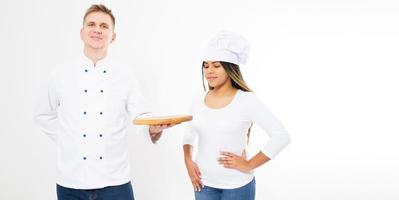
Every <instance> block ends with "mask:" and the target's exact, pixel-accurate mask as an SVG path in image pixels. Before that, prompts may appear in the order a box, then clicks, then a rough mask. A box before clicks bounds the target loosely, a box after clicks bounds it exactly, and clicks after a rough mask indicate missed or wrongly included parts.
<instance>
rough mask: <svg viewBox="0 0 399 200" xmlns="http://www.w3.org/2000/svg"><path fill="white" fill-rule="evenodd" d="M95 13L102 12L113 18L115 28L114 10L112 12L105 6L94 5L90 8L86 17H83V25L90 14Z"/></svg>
mask: <svg viewBox="0 0 399 200" xmlns="http://www.w3.org/2000/svg"><path fill="white" fill-rule="evenodd" d="M93 12H102V13H104V14H107V15H109V16H110V17H111V19H112V25H113V27H115V17H114V14H112V10H110V9H109V8H107V7H106V6H104V5H103V4H93V5H91V6H90V8H88V9H87V10H86V13H85V15H84V17H83V23H84V22H85V20H86V17H87V15H89V14H90V13H93Z"/></svg>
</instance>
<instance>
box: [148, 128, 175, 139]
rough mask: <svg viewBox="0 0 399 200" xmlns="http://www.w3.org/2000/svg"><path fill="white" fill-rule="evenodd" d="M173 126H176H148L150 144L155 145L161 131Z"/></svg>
mask: <svg viewBox="0 0 399 200" xmlns="http://www.w3.org/2000/svg"><path fill="white" fill-rule="evenodd" d="M174 125H176V124H162V125H150V129H149V132H150V137H151V141H152V143H156V142H157V141H158V140H159V138H161V136H162V131H163V130H164V129H167V128H170V127H172V126H174Z"/></svg>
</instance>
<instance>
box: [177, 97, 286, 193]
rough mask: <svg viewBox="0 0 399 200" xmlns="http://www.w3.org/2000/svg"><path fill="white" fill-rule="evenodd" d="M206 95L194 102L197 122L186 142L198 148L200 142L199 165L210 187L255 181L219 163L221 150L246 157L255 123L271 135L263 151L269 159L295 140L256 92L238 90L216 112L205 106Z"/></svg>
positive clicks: (194, 117)
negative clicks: (244, 152) (244, 154)
mask: <svg viewBox="0 0 399 200" xmlns="http://www.w3.org/2000/svg"><path fill="white" fill-rule="evenodd" d="M205 96H206V93H203V94H201V95H199V96H198V97H197V98H195V99H194V101H193V103H192V105H191V108H190V112H191V115H192V116H193V120H192V121H191V122H189V123H188V124H187V129H188V130H187V131H186V133H185V135H184V139H183V143H184V144H190V145H192V146H195V145H194V144H195V142H196V139H198V153H197V156H196V159H195V161H196V163H197V165H198V167H199V169H200V171H201V175H202V182H203V184H204V185H206V186H210V187H215V188H222V189H232V188H238V187H241V186H243V185H245V184H247V183H249V182H250V181H251V180H252V179H253V176H254V175H253V173H252V172H251V173H243V172H241V171H239V170H236V169H228V168H225V167H223V166H222V165H220V164H219V163H218V158H219V157H220V152H221V151H227V152H232V153H235V154H237V155H242V152H243V150H245V147H246V144H247V133H248V129H249V127H250V126H251V123H257V124H258V125H259V126H260V127H261V128H262V129H263V130H264V131H265V132H266V133H267V134H268V136H269V138H270V139H269V140H268V141H267V142H266V141H265V143H266V144H265V146H264V147H263V149H262V152H263V153H264V154H265V155H267V156H268V157H269V158H271V159H273V158H275V156H276V155H277V154H278V153H279V152H280V151H281V150H282V149H283V148H284V147H285V146H287V145H288V144H289V143H290V141H291V139H290V136H289V134H288V133H287V131H286V130H285V129H284V127H283V126H282V125H281V123H280V122H279V121H278V120H277V119H276V118H275V117H274V116H273V114H272V113H271V112H270V111H269V110H268V108H267V107H266V106H265V105H264V104H263V103H262V102H261V101H260V100H259V99H258V98H257V97H256V96H255V94H254V93H252V92H244V91H242V90H238V91H237V93H236V95H235V97H234V98H233V100H232V101H231V102H230V103H229V104H228V105H227V106H225V107H223V108H220V109H212V108H209V107H207V106H206V105H205V103H204V100H205Z"/></svg>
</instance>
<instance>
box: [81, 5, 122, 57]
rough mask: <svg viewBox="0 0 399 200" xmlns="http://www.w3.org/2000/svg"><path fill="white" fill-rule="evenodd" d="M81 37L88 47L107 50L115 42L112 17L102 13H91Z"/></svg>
mask: <svg viewBox="0 0 399 200" xmlns="http://www.w3.org/2000/svg"><path fill="white" fill-rule="evenodd" d="M80 37H81V38H82V40H83V43H84V44H85V46H86V47H89V48H93V49H103V48H107V47H108V45H109V44H110V43H111V42H112V41H114V40H115V33H114V25H113V24H112V19H111V17H110V16H109V15H107V14H105V13H102V12H92V13H90V14H89V15H87V16H86V19H85V21H84V22H83V28H82V29H81V30H80Z"/></svg>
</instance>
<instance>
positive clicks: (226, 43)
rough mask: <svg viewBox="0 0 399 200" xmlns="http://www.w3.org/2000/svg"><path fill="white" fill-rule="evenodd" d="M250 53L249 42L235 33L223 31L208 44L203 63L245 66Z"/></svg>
mask: <svg viewBox="0 0 399 200" xmlns="http://www.w3.org/2000/svg"><path fill="white" fill-rule="evenodd" d="M248 53H249V42H248V41H247V40H246V39H245V38H244V37H242V36H241V35H238V34H236V33H233V32H229V31H221V32H219V33H218V34H217V35H216V36H215V37H214V38H213V39H212V40H211V41H210V42H209V44H208V46H207V48H206V49H205V51H204V54H203V61H208V60H213V61H224V62H229V63H234V64H236V65H242V64H245V63H246V61H247V57H248Z"/></svg>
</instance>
